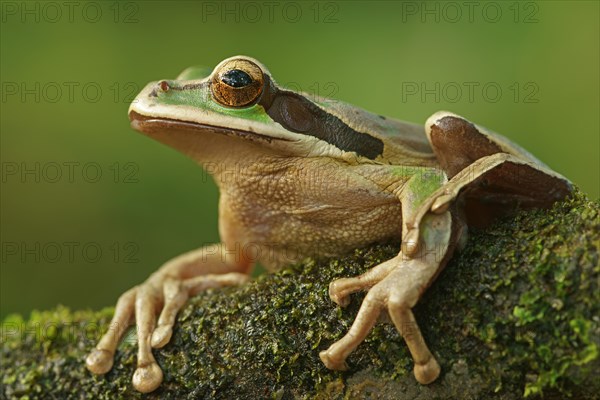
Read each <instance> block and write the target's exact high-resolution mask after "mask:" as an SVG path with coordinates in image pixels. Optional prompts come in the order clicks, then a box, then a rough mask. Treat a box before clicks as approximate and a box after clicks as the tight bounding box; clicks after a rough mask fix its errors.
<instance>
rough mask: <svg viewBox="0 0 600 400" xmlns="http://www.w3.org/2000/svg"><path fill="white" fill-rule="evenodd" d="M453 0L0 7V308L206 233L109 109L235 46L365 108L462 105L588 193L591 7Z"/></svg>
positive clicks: (102, 285) (165, 255) (62, 290)
mask: <svg viewBox="0 0 600 400" xmlns="http://www.w3.org/2000/svg"><path fill="white" fill-rule="evenodd" d="M49 4H50V6H49ZM52 4H53V5H54V6H52ZM267 4H271V6H269V5H267ZM470 4H472V6H471V8H468V7H467V6H465V5H464V3H463V2H428V3H421V2H387V1H384V2H373V1H371V2H366V1H365V2H361V1H354V2H311V1H308V2H290V3H283V2H277V1H276V2H271V3H263V2H252V3H245V2H228V3H219V2H174V1H171V2H166V1H165V2H161V1H149V2H119V3H116V2H103V1H102V2H73V6H72V8H67V6H65V5H64V3H62V2H48V3H45V2H7V1H5V2H3V3H2V24H1V35H0V36H1V57H0V67H1V81H2V93H1V94H2V103H1V105H2V108H1V118H0V119H1V156H2V194H1V201H2V207H1V219H2V221H1V234H2V267H1V306H0V316H2V317H3V316H6V314H8V313H13V312H18V313H25V314H27V313H28V312H29V311H30V310H32V309H34V308H40V309H46V308H49V307H53V306H54V305H56V304H58V303H62V304H65V305H68V306H71V307H74V308H84V307H92V308H99V307H102V306H108V305H113V304H114V302H115V300H116V298H117V297H118V295H119V294H120V293H122V292H123V291H125V290H126V289H128V288H129V287H131V286H133V285H135V284H137V283H139V282H141V281H143V280H144V279H145V278H146V277H147V276H148V275H149V274H150V273H151V272H152V271H154V270H155V269H156V268H157V267H158V266H159V265H160V264H161V263H163V262H164V261H165V260H167V259H169V258H171V257H173V256H176V255H178V254H180V253H181V252H184V251H186V250H190V249H193V248H196V247H199V246H201V245H203V244H206V243H211V242H216V241H218V234H217V199H218V193H217V190H216V187H215V185H214V184H213V182H212V181H211V180H210V179H207V178H206V175H205V174H203V173H202V171H201V170H200V169H199V168H198V167H197V166H196V165H195V164H194V163H193V162H192V161H191V160H188V159H186V158H185V157H183V156H182V155H180V154H178V153H176V152H175V151H173V150H171V149H169V148H167V147H165V146H163V145H161V144H159V143H157V142H154V141H152V140H149V139H148V138H146V137H144V136H143V135H141V134H138V133H136V132H134V131H133V130H132V129H131V128H130V127H129V123H128V119H127V108H128V103H129V102H130V101H131V100H132V98H133V97H134V96H135V94H136V93H137V91H138V90H140V89H141V88H142V87H143V86H144V85H145V84H146V83H147V82H149V81H151V80H157V79H162V78H174V77H175V76H176V75H177V74H178V73H179V72H180V71H181V70H183V69H184V68H186V67H188V66H190V65H197V64H204V65H207V66H210V67H213V66H214V65H216V64H217V63H218V62H219V61H221V60H222V59H223V58H226V57H229V56H232V55H235V54H245V55H250V56H253V57H255V58H257V59H259V60H260V61H262V62H263V63H264V64H265V65H266V66H267V67H268V68H269V69H270V71H271V72H272V73H273V75H274V77H275V79H276V80H277V81H278V82H279V83H281V84H284V85H285V84H287V85H289V86H291V87H294V88H300V89H302V90H304V91H308V92H317V93H319V94H321V95H325V96H333V97H335V98H338V99H343V100H345V101H347V102H350V103H353V104H356V105H359V106H361V107H364V108H366V109H368V110H371V111H374V112H377V113H379V114H385V115H388V116H392V117H396V118H400V119H405V120H409V121H414V122H419V123H422V122H424V121H425V119H426V118H427V116H428V115H430V114H431V113H433V112H435V111H436V110H440V109H448V110H451V111H454V112H457V113H460V114H463V115H465V116H466V117H468V118H470V119H471V120H473V121H476V122H477V123H479V124H482V125H484V126H488V127H490V128H492V129H494V130H496V131H497V132H500V133H502V134H504V135H506V136H508V137H509V138H511V139H513V140H515V141H517V142H518V143H520V144H521V145H523V146H524V147H525V148H526V149H528V150H530V151H531V152H532V153H533V154H535V155H536V156H537V157H539V158H540V159H541V160H543V161H544V162H546V163H547V164H548V165H550V166H551V167H552V168H553V169H555V170H557V171H558V172H560V173H562V174H564V175H565V176H567V177H568V178H570V179H571V180H572V181H574V182H575V183H576V184H577V185H579V186H580V187H581V188H582V189H583V190H584V191H585V192H586V193H587V194H588V195H589V196H590V197H592V198H598V195H599V190H600V189H599V170H600V165H599V148H600V143H599V136H600V135H599V126H598V124H599V114H598V110H599V82H598V77H599V65H598V61H599V43H598V40H599V39H598V38H599V30H598V21H599V3H598V2H596V1H581V2H576V1H569V2H567V1H565V2H561V1H551V2H519V3H517V2H510V1H509V2H490V3H486V2H472V3H470ZM470 88H471V89H470Z"/></svg>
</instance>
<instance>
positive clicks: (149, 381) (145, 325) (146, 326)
mask: <svg viewBox="0 0 600 400" xmlns="http://www.w3.org/2000/svg"><path fill="white" fill-rule="evenodd" d="M247 279H248V276H247V275H246V274H243V273H237V272H230V273H225V274H220V275H201V276H197V277H193V278H188V279H178V278H175V277H173V276H170V275H169V274H167V273H157V274H154V275H152V276H151V277H150V278H149V279H148V280H147V281H146V282H144V283H143V284H141V285H138V286H136V287H134V288H132V289H130V290H129V291H127V292H126V293H124V294H123V295H122V296H121V297H120V298H119V300H118V302H117V306H116V308H115V314H114V316H113V318H112V321H111V323H110V328H109V330H108V332H107V333H106V334H105V335H104V336H102V338H101V339H100V341H99V342H98V344H97V346H96V348H95V349H94V350H92V351H91V352H90V354H89V355H88V357H87V359H86V366H87V368H88V370H90V371H91V372H93V373H95V374H105V373H106V372H108V371H109V370H110V369H111V367H112V365H113V360H114V354H115V350H116V348H117V346H118V344H119V342H120V340H121V339H122V337H123V335H124V333H125V332H126V330H127V328H128V327H129V326H130V325H131V324H132V323H133V322H134V320H135V323H136V325H137V339H138V356H137V369H136V371H135V373H134V375H133V379H132V381H133V386H134V387H135V388H136V389H137V390H138V391H140V392H142V393H148V392H151V391H153V390H155V389H156V388H157V387H158V386H159V385H160V384H161V382H162V380H163V373H162V370H161V369H160V367H159V366H158V364H157V362H156V360H155V359H154V356H153V355H152V347H154V348H159V347H162V346H164V345H165V344H167V343H168V342H169V340H170V339H171V335H172V332H173V325H174V323H175V317H176V315H177V312H178V311H179V309H180V308H181V307H182V306H183V305H184V304H185V302H186V300H187V299H188V297H189V296H191V295H193V294H195V293H197V292H199V291H201V290H204V289H207V288H210V287H220V286H227V285H237V284H241V283H243V282H245V281H246V280H247ZM161 309H162V311H161ZM159 311H160V317H159V319H158V325H157V323H156V315H157V314H158V312H159Z"/></svg>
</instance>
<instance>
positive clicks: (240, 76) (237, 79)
mask: <svg viewBox="0 0 600 400" xmlns="http://www.w3.org/2000/svg"><path fill="white" fill-rule="evenodd" d="M221 82H223V83H226V84H227V85H229V86H232V87H234V88H240V87H244V86H248V85H249V84H251V83H252V78H251V77H250V75H248V74H247V73H245V72H244V71H242V70H239V69H230V70H229V71H227V72H225V73H224V74H223V75H221Z"/></svg>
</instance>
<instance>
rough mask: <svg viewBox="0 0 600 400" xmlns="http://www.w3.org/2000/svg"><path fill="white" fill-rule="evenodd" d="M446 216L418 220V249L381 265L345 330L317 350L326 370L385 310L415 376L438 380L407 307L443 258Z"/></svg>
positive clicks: (340, 365)
mask: <svg viewBox="0 0 600 400" xmlns="http://www.w3.org/2000/svg"><path fill="white" fill-rule="evenodd" d="M451 220H452V218H451V216H450V213H449V212H446V213H443V214H441V215H433V214H430V215H427V216H426V217H425V218H423V227H422V229H421V236H422V237H421V240H422V241H423V245H422V246H421V248H420V250H419V253H418V254H416V255H415V256H414V257H411V258H409V257H406V256H404V255H402V253H401V254H399V255H398V256H397V257H395V258H393V259H391V260H389V261H387V262H386V263H391V264H392V265H393V268H390V266H389V265H386V267H385V269H386V270H388V269H389V271H387V272H388V273H387V274H386V276H385V277H384V278H383V279H382V280H381V281H379V282H378V283H377V284H376V285H374V286H373V287H372V288H371V289H370V290H369V292H368V293H367V295H366V297H365V299H364V300H363V303H362V305H361V308H360V310H359V312H358V315H357V316H356V319H355V320H354V323H353V324H352V327H351V328H350V330H349V331H348V333H347V334H346V335H345V336H344V337H343V338H342V339H340V340H339V341H337V342H336V343H334V344H332V345H331V346H330V347H329V349H327V350H325V351H322V352H321V353H320V357H321V360H322V361H323V363H324V364H325V365H326V366H327V367H328V368H331V369H345V368H346V363H345V360H346V358H347V357H348V355H350V353H352V351H354V349H356V347H357V346H358V345H359V344H360V343H361V342H362V341H363V340H364V339H365V338H366V336H367V335H368V333H369V332H370V330H371V328H372V327H373V326H374V324H375V322H376V321H377V318H378V317H379V314H380V313H381V311H382V310H383V309H386V308H387V310H388V311H389V313H390V317H391V318H392V321H393V322H394V325H395V326H396V328H397V329H398V331H399V332H400V334H401V335H402V336H403V337H404V340H405V342H406V344H407V346H408V348H409V350H410V352H411V355H412V356H413V359H414V361H415V370H414V372H415V377H416V378H417V380H418V381H419V382H421V383H429V382H432V381H433V380H435V379H436V378H437V376H438V375H439V365H438V363H437V361H436V360H435V358H434V357H433V355H432V354H431V352H430V351H429V349H428V348H427V345H426V344H425V341H424V339H423V336H422V335H421V331H420V329H419V327H418V325H417V323H416V321H415V319H414V316H413V314H412V311H411V308H412V307H413V306H414V305H415V304H416V303H417V301H418V300H419V297H420V295H421V294H422V293H423V291H424V290H425V288H426V287H427V286H428V285H429V283H430V282H431V280H432V279H433V278H434V277H435V275H436V274H437V272H438V270H439V268H440V266H441V265H442V261H443V260H444V259H445V257H446V253H447V251H448V249H449V242H450V238H451V228H452V227H451V223H452V221H451ZM386 263H384V264H386ZM382 265H383V264H382Z"/></svg>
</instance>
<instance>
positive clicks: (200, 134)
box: [129, 56, 384, 161]
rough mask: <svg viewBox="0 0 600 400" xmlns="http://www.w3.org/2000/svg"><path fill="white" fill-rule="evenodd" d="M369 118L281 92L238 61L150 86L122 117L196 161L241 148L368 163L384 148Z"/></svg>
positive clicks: (253, 64)
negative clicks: (252, 146) (238, 145)
mask: <svg viewBox="0 0 600 400" xmlns="http://www.w3.org/2000/svg"><path fill="white" fill-rule="evenodd" d="M371 116H373V115H372V114H370V113H367V112H366V111H363V110H361V109H358V108H355V107H352V106H350V105H346V104H343V103H341V102H336V101H334V100H329V99H320V98H315V97H314V96H313V97H312V100H311V99H309V98H308V97H307V95H305V94H303V93H297V92H293V91H290V90H286V89H283V88H280V87H278V86H277V85H276V83H275V81H274V80H273V78H272V77H271V75H270V74H269V72H268V70H267V69H266V68H265V67H264V66H263V65H262V64H261V63H260V62H258V61H257V60H254V59H252V58H250V57H243V56H236V57H231V58H228V59H226V60H224V61H222V62H221V63H220V64H219V65H217V66H216V68H215V69H214V70H213V71H212V73H211V74H210V75H208V76H206V75H205V73H204V71H202V70H201V69H198V68H190V69H187V70H185V71H184V72H183V73H182V74H180V76H179V77H178V78H177V79H176V80H162V81H159V82H152V83H150V84H148V85H147V86H146V88H144V90H143V91H142V92H141V93H140V94H139V95H138V96H137V98H136V99H135V100H134V102H133V103H132V104H131V107H130V109H129V118H130V120H131V124H132V126H133V127H134V128H135V129H137V130H139V131H142V132H145V133H147V134H148V135H150V136H152V137H154V138H156V139H158V140H160V141H161V142H164V143H166V144H169V145H171V146H173V147H175V148H177V149H178V150H180V151H182V152H184V153H186V154H188V155H190V156H192V157H194V158H197V159H201V158H202V157H205V156H206V154H200V153H202V151H201V150H202V149H208V148H209V147H210V148H211V150H205V151H204V153H206V152H207V151H215V148H216V146H217V145H215V143H217V142H218V143H219V145H218V146H220V147H219V149H223V148H224V147H225V148H227V147H229V150H228V151H230V152H231V146H233V145H235V144H236V143H239V141H244V142H252V143H254V144H258V145H259V146H260V147H262V148H263V149H267V150H270V151H275V152H278V153H283V154H286V155H298V156H319V155H327V156H330V157H335V158H341V159H352V158H357V157H365V158H367V159H371V160H375V159H376V158H377V157H379V156H381V155H382V153H383V150H384V143H383V140H382V139H381V138H380V137H378V136H377V135H373V134H372V133H368V132H370V131H372V130H370V129H368V123H367V124H365V121H366V120H369V118H371ZM366 125H367V126H366ZM224 138H227V139H224ZM211 146H212V147H211ZM194 149H196V150H197V151H195V150H194ZM199 161H201V160H199Z"/></svg>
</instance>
